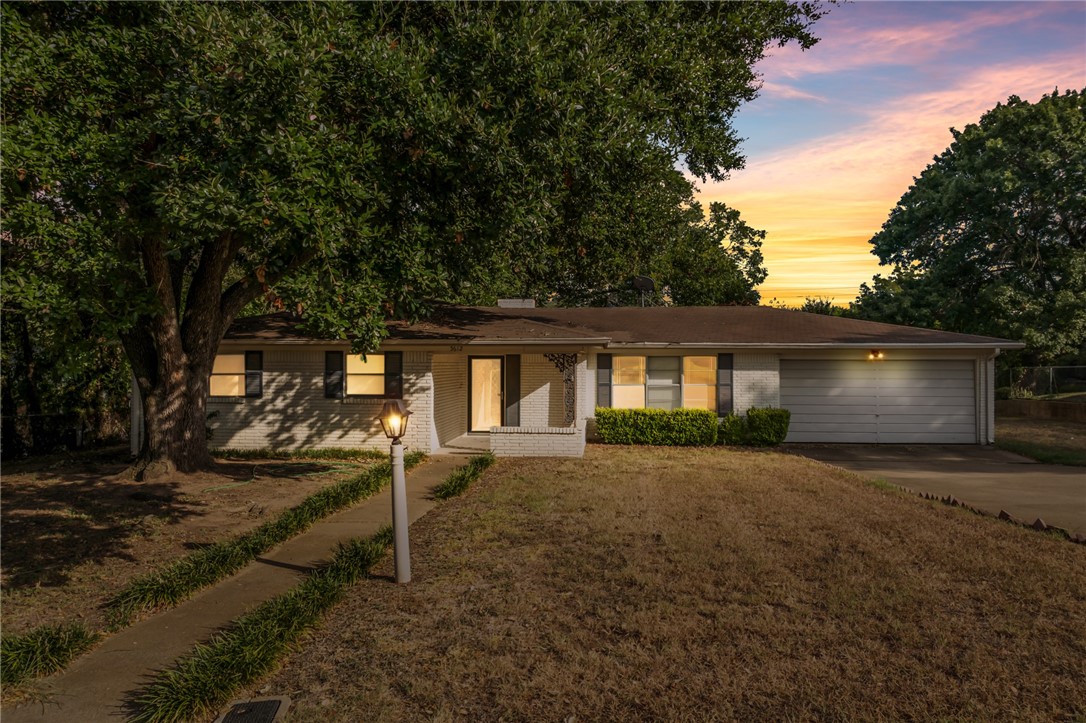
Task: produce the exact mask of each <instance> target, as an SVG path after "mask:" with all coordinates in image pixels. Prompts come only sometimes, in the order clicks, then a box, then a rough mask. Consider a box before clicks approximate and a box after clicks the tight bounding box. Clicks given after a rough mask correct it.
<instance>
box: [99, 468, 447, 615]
mask: <svg viewBox="0 0 1086 723" xmlns="http://www.w3.org/2000/svg"><path fill="white" fill-rule="evenodd" d="M425 456H426V455H424V454H422V453H421V452H409V453H408V454H406V455H404V468H405V469H411V468H412V467H414V466H415V465H416V464H418V463H419V462H421V461H422V460H423V458H425ZM391 479H392V467H391V466H390V465H389V463H388V462H382V463H381V464H376V465H374V466H372V467H370V468H369V469H367V470H365V471H364V472H362V473H361V474H359V475H357V476H355V477H352V478H350V479H345V480H342V481H340V482H337V483H335V484H333V485H331V486H329V487H325V488H323V489H321V490H318V491H317V492H314V493H313V494H311V495H310V496H309V497H306V498H305V499H304V500H302V502H301V503H300V504H298V505H296V506H294V507H291V508H290V509H288V510H284V511H283V512H281V513H280V514H279V516H278V517H276V518H275V519H273V520H268V521H267V522H265V523H264V524H262V525H260V527H257V528H256V529H255V530H250V531H249V532H246V533H244V534H242V535H240V536H238V537H236V538H234V539H233V540H228V541H224V542H216V543H215V544H213V545H211V546H209V547H205V548H203V549H200V550H196V551H195V552H192V553H189V554H188V555H186V556H185V557H182V558H180V559H178V560H175V561H174V562H172V563H169V564H168V565H165V566H163V567H161V568H159V569H157V570H154V571H152V572H149V573H146V574H144V575H141V576H139V577H136V578H134V579H133V580H131V581H130V582H129V583H128V584H127V585H126V586H125V587H124V588H122V589H121V591H120V592H119V593H117V595H115V596H114V597H113V598H112V599H111V600H109V601H108V602H107V603H106V611H107V615H108V617H109V620H110V624H111V626H112V627H114V628H121V627H125V626H126V625H129V624H130V623H131V622H132V618H133V617H134V616H135V615H136V614H138V613H139V612H142V611H148V610H154V609H156V608H161V607H166V606H172V605H176V604H178V603H179V602H181V601H182V600H185V599H186V598H188V597H189V596H191V595H192V594H193V593H195V592H196V591H197V590H200V589H201V588H204V587H207V586H208V585H212V584H214V583H216V582H218V581H219V580H222V579H223V578H225V577H228V576H229V575H232V574H234V573H235V572H237V571H238V570H240V569H241V568H243V567H245V565H248V564H249V563H250V562H252V561H253V560H254V559H256V557H257V555H261V554H263V553H264V552H267V551H268V550H270V549H271V548H273V547H275V546H276V545H278V544H279V543H281V542H284V541H286V540H289V539H290V538H291V537H294V536H295V535H297V534H298V533H300V532H303V531H305V530H307V529H309V527H310V526H311V525H313V523H315V522H317V521H318V520H320V519H323V518H324V517H327V516H328V515H331V514H332V513H334V512H339V511H340V510H343V509H346V508H347V507H350V506H351V505H353V504H355V503H356V502H358V501H360V500H363V499H366V498H367V497H370V496H372V495H374V494H376V493H377V492H379V491H380V490H381V489H382V488H383V487H384V486H385V485H386V484H388V483H389V481H390V480H391Z"/></svg>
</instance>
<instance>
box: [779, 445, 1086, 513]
mask: <svg viewBox="0 0 1086 723" xmlns="http://www.w3.org/2000/svg"><path fill="white" fill-rule="evenodd" d="M785 448H786V449H787V450H788V451H789V452H792V453H795V454H802V455H803V456H805V457H811V458H812V459H817V460H819V461H822V462H828V463H830V464H834V465H837V466H838V467H844V468H845V469H847V470H849V471H851V472H856V473H858V474H861V475H863V476H864V477H868V478H871V479H882V480H886V481H887V482H892V483H894V484H898V485H901V486H903V487H908V488H909V489H911V490H914V491H916V492H928V493H930V494H934V495H938V496H939V497H946V496H947V495H953V496H954V497H956V498H957V499H959V500H961V501H962V502H964V503H965V504H967V505H970V506H971V507H976V508H977V509H981V510H984V511H986V512H990V513H992V514H994V515H997V514H999V512H1000V511H1001V510H1006V511H1007V512H1008V513H1009V514H1011V515H1013V516H1014V517H1017V518H1018V519H1020V520H1022V521H1023V522H1026V523H1027V524H1028V523H1031V522H1033V521H1034V520H1036V519H1037V518H1041V519H1042V520H1044V521H1045V523H1046V524H1049V525H1055V526H1056V527H1062V528H1063V529H1065V530H1067V531H1068V532H1070V533H1072V534H1074V533H1076V532H1078V533H1084V534H1086V468H1084V467H1067V466H1064V465H1059V464H1040V463H1038V462H1035V461H1033V460H1032V459H1027V458H1026V457H1021V456H1019V455H1017V454H1012V453H1011V452H1007V451H1006V450H1002V449H996V448H994V447H981V446H979V445H964V444H963V445H934V444H931V445H921V444H916V445H913V444H909V445H903V444H883V445H869V444H834V445H828V444H827V445H815V444H803V445H801V444H790V445H786V447H785Z"/></svg>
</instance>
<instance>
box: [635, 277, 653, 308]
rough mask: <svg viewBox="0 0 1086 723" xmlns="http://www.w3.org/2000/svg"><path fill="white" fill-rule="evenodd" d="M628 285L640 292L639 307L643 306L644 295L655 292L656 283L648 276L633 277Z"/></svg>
mask: <svg viewBox="0 0 1086 723" xmlns="http://www.w3.org/2000/svg"><path fill="white" fill-rule="evenodd" d="M630 285H631V286H633V287H634V288H635V289H637V290H638V291H640V292H641V306H642V307H643V306H645V293H646V292H648V293H650V294H651V293H652V292H653V291H656V282H655V281H653V280H652V279H650V278H649V277H648V276H635V277H633V280H632V281H630Z"/></svg>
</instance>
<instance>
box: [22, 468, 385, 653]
mask: <svg viewBox="0 0 1086 723" xmlns="http://www.w3.org/2000/svg"><path fill="white" fill-rule="evenodd" d="M126 467H127V461H126V453H125V451H124V450H122V449H118V450H111V451H108V452H99V453H94V454H90V455H80V456H78V457H75V458H72V457H66V456H62V457H55V458H52V459H50V460H46V461H40V460H39V461H35V462H30V463H18V464H5V465H4V474H3V506H2V508H0V518H2V519H0V521H2V524H3V565H2V569H3V588H2V589H3V616H4V632H5V633H19V632H23V631H25V630H27V629H29V628H33V627H36V626H38V625H42V624H47V623H48V624H51V623H63V622H73V621H82V622H84V623H86V624H87V625H89V626H90V627H91V628H94V629H100V628H101V626H102V625H103V624H104V623H103V615H102V610H101V606H102V604H103V603H105V601H106V600H108V599H109V598H110V597H111V596H113V595H114V594H116V592H117V591H118V590H120V589H121V587H123V586H124V585H125V584H126V583H127V582H128V581H129V580H131V579H132V578H133V577H134V576H136V575H139V574H142V573H145V572H149V571H151V570H152V569H154V568H155V567H157V566H159V565H162V564H165V563H167V562H170V561H171V560H174V559H176V558H178V557H181V556H182V555H185V554H187V553H188V552H190V551H192V550H194V549H197V548H199V547H201V546H204V545H208V544H211V543H213V542H217V541H219V540H224V539H229V538H232V537H234V536H236V535H238V534H240V533H242V532H245V531H247V530H250V529H252V528H254V527H256V526H257V525H259V524H260V523H262V522H264V521H265V520H267V519H269V518H271V517H273V516H274V515H276V514H277V513H278V512H280V511H281V510H283V509H286V508H288V507H291V506H293V505H295V504H298V503H299V502H301V501H302V500H303V499H304V498H305V497H306V496H307V495H309V494H311V493H313V492H315V491H316V490H318V489H320V488H321V487H324V486H326V485H328V484H331V483H332V482H334V481H337V480H340V479H343V478H344V477H346V476H349V475H353V474H357V473H358V472H359V471H360V470H361V469H362V468H363V467H364V465H363V464H358V463H350V462H291V461H286V460H252V461H229V462H219V463H218V464H217V465H216V468H215V469H214V470H213V471H210V472H204V473H199V474H188V475H185V474H175V475H171V476H169V477H168V478H166V479H162V480H156V481H153V482H134V481H132V480H128V479H124V478H123V477H119V476H118V474H119V473H120V472H122V471H123V470H124V469H125V468H126Z"/></svg>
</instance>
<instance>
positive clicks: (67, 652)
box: [0, 623, 99, 686]
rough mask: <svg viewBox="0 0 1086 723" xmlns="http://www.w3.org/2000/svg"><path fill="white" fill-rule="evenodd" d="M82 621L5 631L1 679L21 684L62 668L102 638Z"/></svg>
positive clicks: (0, 655)
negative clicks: (20, 630)
mask: <svg viewBox="0 0 1086 723" xmlns="http://www.w3.org/2000/svg"><path fill="white" fill-rule="evenodd" d="M98 638H99V635H98V633H94V632H91V631H90V630H87V629H86V628H85V627H84V626H83V625H82V624H81V623H74V624H72V625H44V626H42V627H40V628H35V629H34V630H31V631H30V632H28V633H25V634H23V635H5V636H4V637H3V642H2V643H0V661H2V665H0V681H2V682H3V684H4V685H5V686H7V685H18V684H19V683H21V682H23V681H24V680H26V679H28V678H37V677H40V676H43V675H49V674H50V673H55V672H56V671H58V670H60V669H62V668H63V667H64V666H65V665H67V664H68V661H70V660H71V659H72V658H74V657H75V656H77V655H79V654H80V653H82V652H83V651H84V650H87V649H89V648H90V647H91V646H92V645H94V644H95V643H96V642H97V641H98Z"/></svg>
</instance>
